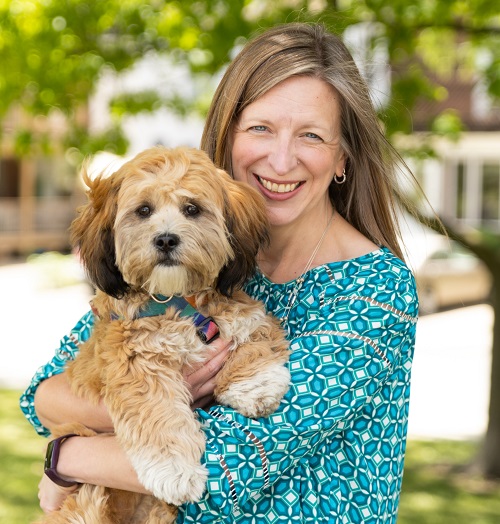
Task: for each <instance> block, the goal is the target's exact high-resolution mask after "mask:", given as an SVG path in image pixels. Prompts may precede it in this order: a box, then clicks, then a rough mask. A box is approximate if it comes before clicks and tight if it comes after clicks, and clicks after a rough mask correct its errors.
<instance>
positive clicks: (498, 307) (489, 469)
mask: <svg viewBox="0 0 500 524" xmlns="http://www.w3.org/2000/svg"><path fill="white" fill-rule="evenodd" d="M493 277H494V284H493V304H494V320H493V343H492V351H491V386H490V406H489V420H488V428H487V430H486V435H485V438H484V441H483V445H482V449H481V451H480V457H479V460H480V463H479V467H480V470H481V473H482V474H484V475H485V476H486V477H492V478H500V264H498V265H497V267H496V272H495V273H494V275H493ZM471 328H472V329H473V327H472V326H471Z"/></svg>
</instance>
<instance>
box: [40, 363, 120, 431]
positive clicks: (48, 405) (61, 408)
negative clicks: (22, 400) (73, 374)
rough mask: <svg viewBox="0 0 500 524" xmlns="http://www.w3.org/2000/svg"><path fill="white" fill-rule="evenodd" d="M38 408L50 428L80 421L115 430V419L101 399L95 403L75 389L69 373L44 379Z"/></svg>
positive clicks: (91, 426)
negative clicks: (77, 394)
mask: <svg viewBox="0 0 500 524" xmlns="http://www.w3.org/2000/svg"><path fill="white" fill-rule="evenodd" d="M34 403H35V412H36V415H37V417H38V420H39V421H40V422H41V423H42V424H43V426H45V427H47V428H53V427H54V426H56V425H59V424H65V423H67V422H80V423H83V424H85V425H86V426H87V427H88V428H90V429H93V430H94V431H97V432H98V433H104V432H112V431H113V423H112V421H111V418H110V416H109V414H108V410H107V409H106V406H105V405H104V403H103V402H102V401H101V402H100V403H99V405H97V406H96V405H95V404H94V403H91V402H89V401H87V400H85V399H82V398H81V397H77V396H76V395H75V394H74V393H72V391H71V387H70V384H69V382H68V380H67V378H66V373H60V374H58V375H54V376H52V377H50V378H48V379H46V380H44V381H42V382H40V384H39V386H38V388H37V389H36V392H35V399H34Z"/></svg>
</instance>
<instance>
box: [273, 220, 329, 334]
mask: <svg viewBox="0 0 500 524" xmlns="http://www.w3.org/2000/svg"><path fill="white" fill-rule="evenodd" d="M334 216H335V210H334V211H333V213H332V216H331V217H330V220H328V224H327V225H326V227H325V229H324V231H323V233H322V235H321V238H320V239H319V241H318V243H317V244H316V247H315V248H314V249H313V252H312V254H311V256H310V257H309V260H308V261H307V264H306V265H305V267H304V269H303V270H302V273H301V275H300V276H299V278H297V280H296V281H295V286H294V287H293V289H292V291H291V292H290V298H289V299H288V305H287V306H286V308H285V315H284V316H283V317H282V318H281V324H282V325H285V324H286V326H288V317H289V316H290V311H291V310H292V308H293V306H294V305H295V301H296V300H297V297H298V296H299V291H300V289H301V288H302V285H303V284H304V281H305V278H304V275H305V274H306V273H307V272H308V271H309V269H311V266H312V265H313V262H314V259H315V257H316V255H317V254H318V251H319V248H320V247H321V244H322V243H323V240H324V239H325V236H326V233H327V231H328V229H329V228H330V225H331V223H332V221H333V217H334ZM288 331H290V329H289V328H288Z"/></svg>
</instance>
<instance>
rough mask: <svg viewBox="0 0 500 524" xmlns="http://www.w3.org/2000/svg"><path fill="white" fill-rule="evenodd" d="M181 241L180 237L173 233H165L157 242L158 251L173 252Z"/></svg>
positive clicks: (157, 238)
mask: <svg viewBox="0 0 500 524" xmlns="http://www.w3.org/2000/svg"><path fill="white" fill-rule="evenodd" d="M180 241H181V239H180V237H179V235H174V234H173V233H163V234H162V235H158V236H157V237H156V238H155V240H154V243H155V246H156V249H159V250H160V251H163V252H164V253H168V252H169V251H172V250H173V249H175V248H176V247H177V246H178V245H179V243H180Z"/></svg>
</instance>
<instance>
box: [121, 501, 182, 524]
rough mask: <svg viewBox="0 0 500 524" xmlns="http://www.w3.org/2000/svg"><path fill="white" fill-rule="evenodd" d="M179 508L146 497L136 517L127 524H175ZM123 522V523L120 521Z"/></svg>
mask: <svg viewBox="0 0 500 524" xmlns="http://www.w3.org/2000/svg"><path fill="white" fill-rule="evenodd" d="M176 519H177V506H172V505H171V504H167V503H166V502H163V501H162V500H158V499H157V498H155V497H152V496H144V497H143V498H142V501H141V504H140V505H139V507H138V508H137V511H136V513H135V515H134V517H133V518H132V519H131V520H130V521H127V523H126V524H174V522H175V521H176ZM118 522H120V524H121V522H122V521H118Z"/></svg>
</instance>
